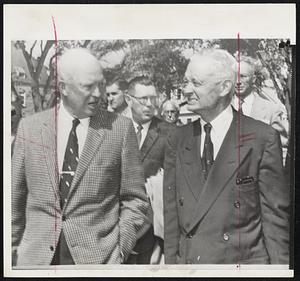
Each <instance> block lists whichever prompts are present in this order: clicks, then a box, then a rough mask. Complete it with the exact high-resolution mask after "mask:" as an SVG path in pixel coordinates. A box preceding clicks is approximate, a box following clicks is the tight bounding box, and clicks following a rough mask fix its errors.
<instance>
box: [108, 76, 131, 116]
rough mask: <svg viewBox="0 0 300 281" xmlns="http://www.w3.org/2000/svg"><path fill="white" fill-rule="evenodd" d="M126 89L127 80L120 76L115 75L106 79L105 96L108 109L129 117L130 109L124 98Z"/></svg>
mask: <svg viewBox="0 0 300 281" xmlns="http://www.w3.org/2000/svg"><path fill="white" fill-rule="evenodd" d="M127 90H128V83H127V81H126V80H124V79H122V78H120V77H115V78H113V79H112V80H110V81H107V84H106V96H107V100H108V108H107V110H108V111H111V112H115V113H117V114H121V115H123V116H126V117H130V109H129V108H128V105H127V103H126V100H125V94H126V92H127Z"/></svg>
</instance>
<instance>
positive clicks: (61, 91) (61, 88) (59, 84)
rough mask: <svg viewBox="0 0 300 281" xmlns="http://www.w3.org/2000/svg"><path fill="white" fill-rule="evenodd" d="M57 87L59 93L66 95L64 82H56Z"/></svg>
mask: <svg viewBox="0 0 300 281" xmlns="http://www.w3.org/2000/svg"><path fill="white" fill-rule="evenodd" d="M58 89H59V92H60V94H61V95H64V96H66V95H67V92H66V84H65V83H64V82H63V81H59V82H58Z"/></svg>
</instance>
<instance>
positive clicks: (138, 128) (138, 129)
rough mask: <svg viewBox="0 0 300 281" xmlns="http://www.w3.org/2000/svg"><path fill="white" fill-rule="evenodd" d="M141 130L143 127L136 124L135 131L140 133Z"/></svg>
mask: <svg viewBox="0 0 300 281" xmlns="http://www.w3.org/2000/svg"><path fill="white" fill-rule="evenodd" d="M142 130H143V126H142V125H141V124H138V126H137V131H138V132H140V131H142Z"/></svg>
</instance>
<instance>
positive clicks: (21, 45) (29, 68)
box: [18, 41, 35, 79]
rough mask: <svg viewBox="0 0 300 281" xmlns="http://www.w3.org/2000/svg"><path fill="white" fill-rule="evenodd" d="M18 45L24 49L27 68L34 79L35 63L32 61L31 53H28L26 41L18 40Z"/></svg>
mask: <svg viewBox="0 0 300 281" xmlns="http://www.w3.org/2000/svg"><path fill="white" fill-rule="evenodd" d="M18 46H19V47H20V49H21V50H22V53H23V56H24V58H25V60H26V64H27V68H28V70H29V73H30V76H31V77H32V79H34V78H35V71H34V66H33V63H32V60H31V57H30V55H29V54H28V52H27V51H26V49H25V44H24V42H22V41H18Z"/></svg>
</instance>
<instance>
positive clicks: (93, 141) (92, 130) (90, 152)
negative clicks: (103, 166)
mask: <svg viewBox="0 0 300 281" xmlns="http://www.w3.org/2000/svg"><path fill="white" fill-rule="evenodd" d="M108 127H109V126H108V124H107V121H106V120H105V118H104V116H103V112H102V111H101V110H100V111H99V113H98V114H97V115H96V116H93V117H91V119H90V124H89V128H88V133H87V137H86V140H85V144H84V147H83V150H82V153H81V155H80V157H79V162H78V166H77V169H76V173H75V176H74V179H73V181H72V185H71V188H70V192H69V196H70V194H71V192H72V190H73V189H74V187H75V186H76V185H77V184H78V183H79V181H80V179H81V178H82V176H83V175H84V173H85V171H86V169H87V168H88V166H89V163H90V162H91V160H92V159H93V157H94V156H95V154H96V153H97V150H98V149H99V148H100V144H101V142H102V141H103V139H104V137H105V134H106V132H105V129H107V128H108Z"/></svg>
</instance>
